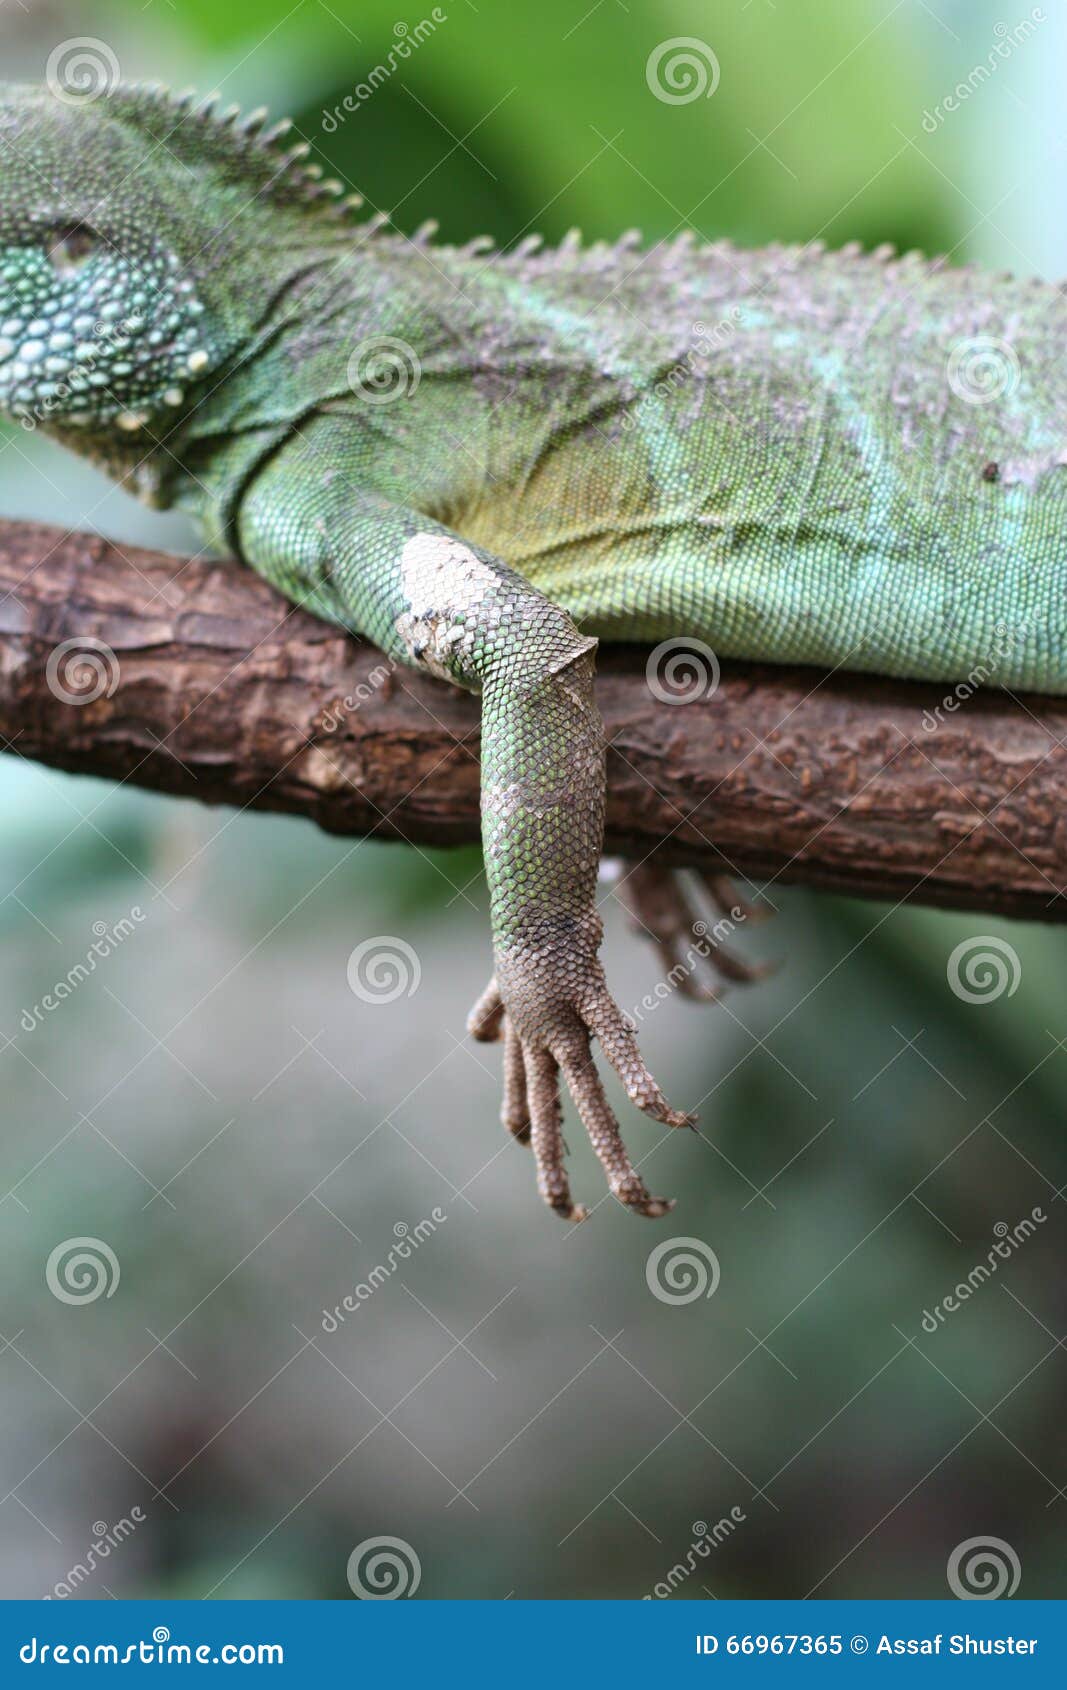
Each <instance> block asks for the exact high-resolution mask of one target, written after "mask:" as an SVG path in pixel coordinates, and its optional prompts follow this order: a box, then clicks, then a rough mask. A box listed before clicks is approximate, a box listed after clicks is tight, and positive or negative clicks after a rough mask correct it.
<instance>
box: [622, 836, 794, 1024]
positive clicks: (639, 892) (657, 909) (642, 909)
mask: <svg viewBox="0 0 1067 1690" xmlns="http://www.w3.org/2000/svg"><path fill="white" fill-rule="evenodd" d="M696 872H697V873H698V874H699V878H700V880H701V883H702V884H703V885H704V887H705V888H706V890H707V892H708V894H709V896H710V898H711V900H712V902H713V903H714V905H715V908H716V909H717V910H718V911H719V917H720V919H719V920H718V921H716V922H714V923H712V922H708V921H705V920H704V918H703V917H702V916H701V914H700V911H699V909H698V907H697V905H696V904H695V902H694V900H693V898H692V896H691V894H690V891H689V888H688V886H687V885H686V881H685V871H684V870H680V869H672V868H664V867H661V866H660V865H659V864H657V863H656V862H654V861H651V862H643V863H623V864H622V866H621V872H620V873H619V876H618V879H617V880H616V883H615V885H614V888H613V890H614V894H615V896H616V897H617V898H618V900H619V902H620V903H621V904H622V906H623V908H624V909H625V910H626V912H627V914H628V915H629V917H630V924H631V926H632V927H633V928H634V929H635V931H637V932H640V933H643V934H645V935H646V937H648V938H650V939H651V940H652V941H653V943H654V944H655V946H656V948H657V949H658V951H659V954H660V957H661V958H662V961H663V964H664V966H665V968H666V970H667V975H668V979H669V981H670V983H671V985H672V986H674V987H676V988H677V990H678V991H680V992H681V994H682V996H683V997H687V998H690V999H691V1000H692V1001H693V1002H695V1003H716V1002H718V1000H719V998H720V997H721V995H722V984H721V983H722V982H723V981H728V982H729V983H730V984H731V985H737V986H751V985H754V984H755V983H756V982H757V981H758V980H765V979H767V977H768V976H769V975H771V974H773V973H774V972H775V970H776V969H777V966H778V965H777V963H753V962H746V961H745V960H744V958H743V957H739V956H737V955H736V954H735V953H734V952H733V951H731V950H730V949H728V947H727V946H726V945H725V944H724V943H723V940H724V939H725V937H726V936H727V935H728V934H729V933H733V932H736V931H737V929H738V928H739V927H740V926H741V924H742V923H747V922H759V921H765V920H766V919H767V918H768V916H769V915H771V914H772V911H771V910H770V909H769V908H768V906H766V905H764V904H753V903H750V902H749V900H748V899H747V898H746V897H745V896H744V895H743V894H742V893H741V892H740V891H738V889H737V887H736V886H735V885H734V884H733V882H732V881H731V879H730V878H729V876H728V875H725V874H713V873H711V872H710V871H709V872H701V871H696ZM705 964H706V965H707V968H710V969H711V970H712V971H713V972H714V973H715V974H716V975H718V977H719V983H717V984H713V983H712V982H711V981H709V980H708V979H707V977H706V972H707V971H706V968H705V967H704V965H705Z"/></svg>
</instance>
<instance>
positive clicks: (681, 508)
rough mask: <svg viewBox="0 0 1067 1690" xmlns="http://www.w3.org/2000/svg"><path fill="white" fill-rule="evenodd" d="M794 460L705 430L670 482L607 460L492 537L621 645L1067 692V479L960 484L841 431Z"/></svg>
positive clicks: (762, 443)
mask: <svg viewBox="0 0 1067 1690" xmlns="http://www.w3.org/2000/svg"><path fill="white" fill-rule="evenodd" d="M695 437H696V438H695ZM778 446H779V443H773V449H772V447H769V446H768V444H767V439H766V437H765V436H759V435H756V436H755V440H754V446H753V448H752V450H750V452H749V453H747V454H746V453H745V452H744V451H743V449H741V448H740V447H739V445H738V443H737V441H736V440H735V441H732V442H731V441H730V440H729V439H728V438H727V437H726V436H725V434H724V431H723V430H722V429H721V427H720V428H719V429H717V430H716V431H715V432H714V434H712V433H711V432H710V431H707V432H705V431H702V430H700V429H699V428H698V429H696V430H691V431H690V433H689V435H688V437H687V438H686V439H685V440H684V441H683V442H680V443H676V444H675V445H674V449H673V451H672V449H671V445H670V442H669V441H668V445H667V447H666V448H665V449H664V450H663V451H662V452H661V454H660V461H659V463H658V465H656V467H655V470H654V472H653V473H650V472H649V458H650V457H651V456H652V454H653V451H654V447H653V446H649V445H648V444H647V443H646V448H645V453H644V455H643V462H642V469H641V473H640V474H639V475H638V476H637V477H636V478H635V472H634V467H633V465H634V459H633V454H632V452H630V453H627V454H625V455H623V454H621V453H613V452H612V451H611V450H610V449H609V450H608V451H607V452H603V451H602V452H601V454H600V455H599V456H600V461H599V462H598V464H597V469H596V474H595V477H591V476H590V475H588V474H586V475H584V476H581V477H578V476H576V475H575V474H574V468H575V466H574V465H573V464H572V465H571V473H570V474H568V475H566V476H562V477H560V478H557V480H556V482H555V485H554V487H553V497H552V498H551V499H550V500H548V501H546V500H545V499H544V498H543V497H541V498H537V499H533V500H532V499H530V498H529V497H527V498H522V497H519V498H517V499H516V500H515V501H514V504H513V505H512V507H511V509H510V510H509V511H508V512H506V513H503V512H501V511H499V510H498V511H497V512H496V513H495V515H494V520H493V522H492V532H491V533H487V534H485V535H481V534H479V535H475V536H474V537H475V538H484V539H485V540H486V542H487V543H489V544H491V545H493V546H495V547H496V548H498V550H499V551H500V553H501V555H503V556H504V557H505V558H507V559H508V561H509V562H511V563H512V564H513V566H514V567H515V568H516V569H518V570H519V571H520V572H521V573H523V574H524V575H525V576H526V577H527V578H528V579H529V580H530V581H531V582H532V583H533V584H534V585H535V586H537V587H538V588H540V590H541V591H542V592H544V593H545V594H546V595H547V596H548V597H549V598H552V599H554V600H555V601H556V602H557V603H558V604H560V605H561V606H562V607H563V608H564V609H566V610H567V611H569V612H570V614H571V615H572V616H573V617H574V618H575V620H576V621H577V622H578V624H579V626H580V627H582V628H583V629H584V630H585V631H587V632H589V633H592V634H595V635H597V636H598V637H600V638H602V639H605V640H623V641H656V640H661V639H666V638H671V637H674V636H679V635H691V636H695V637H697V638H699V639H702V640H704V641H706V642H707V643H708V644H709V645H711V646H712V648H713V649H714V650H715V652H716V653H717V654H718V655H719V656H722V657H738V658H748V659H752V660H756V661H767V662H779V663H807V664H815V665H819V666H820V667H829V668H835V667H845V668H848V669H856V670H866V671H870V672H874V673H878V674H885V675H894V676H900V677H908V678H913V679H927V680H944V681H955V680H959V679H962V678H964V677H966V676H967V675H968V674H970V673H971V672H972V671H973V670H974V669H975V668H976V666H978V665H981V666H982V667H983V671H984V672H989V671H990V670H991V672H990V673H989V680H990V683H991V684H996V685H1000V686H1007V687H1019V688H1026V689H1030V690H1036V691H1047V692H1067V468H1063V467H1058V466H1053V467H1051V468H1048V469H1045V470H1044V471H1043V472H1041V473H1036V474H1034V475H1033V476H1032V477H1030V478H1027V479H1024V478H1022V477H1019V478H1017V479H1015V480H1013V481H1010V482H1009V481H1006V480H1000V479H998V473H999V472H998V470H997V466H995V465H992V464H989V463H987V462H984V461H983V462H980V463H976V462H975V460H974V457H973V455H971V454H968V456H967V458H966V459H964V461H963V462H962V463H961V464H960V465H958V466H954V468H953V471H952V473H951V475H950V476H948V477H947V478H946V476H945V475H944V473H943V471H939V472H938V474H937V475H934V474H933V473H932V472H931V470H930V468H929V465H928V463H926V462H925V461H924V459H923V456H922V454H921V453H919V452H912V453H911V454H910V455H909V454H907V453H906V452H905V451H904V450H903V449H902V448H901V447H900V446H899V443H897V445H896V448H895V449H894V450H889V449H883V448H882V447H881V446H880V444H879V442H878V441H877V440H872V441H864V442H862V444H861V446H860V447H858V448H856V449H855V450H852V451H848V450H845V449H844V448H843V446H842V441H841V437H840V436H838V437H836V439H835V441H834V444H833V445H832V446H831V445H829V444H828V437H827V435H826V433H825V432H823V431H821V430H820V432H819V433H818V434H817V436H816V437H815V438H814V439H813V438H812V437H811V436H810V435H808V436H800V437H798V438H797V439H796V440H795V441H794V442H793V443H792V450H781V449H778ZM613 459H614V463H613V462H612V460H613ZM701 465H702V466H703V469H702V471H701V469H700V468H699V466H701ZM902 465H903V468H902ZM586 468H588V460H586ZM613 472H614V473H613ZM635 479H636V485H635ZM569 513H570V514H569ZM991 658H995V662H993V663H992V665H991Z"/></svg>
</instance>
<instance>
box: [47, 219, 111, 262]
mask: <svg viewBox="0 0 1067 1690" xmlns="http://www.w3.org/2000/svg"><path fill="white" fill-rule="evenodd" d="M46 245H47V248H48V258H49V262H50V263H51V265H52V268H53V269H54V270H77V269H79V268H80V266H81V265H82V264H84V263H85V260H86V259H87V258H88V257H89V256H90V254H91V253H93V252H95V250H96V248H97V245H98V241H97V238H96V236H95V235H94V233H93V231H92V230H91V229H89V228H87V227H86V225H85V224H84V223H68V224H66V225H65V226H64V227H63V228H61V229H56V230H54V231H53V232H52V233H51V234H49V235H48V236H47V237H46Z"/></svg>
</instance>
